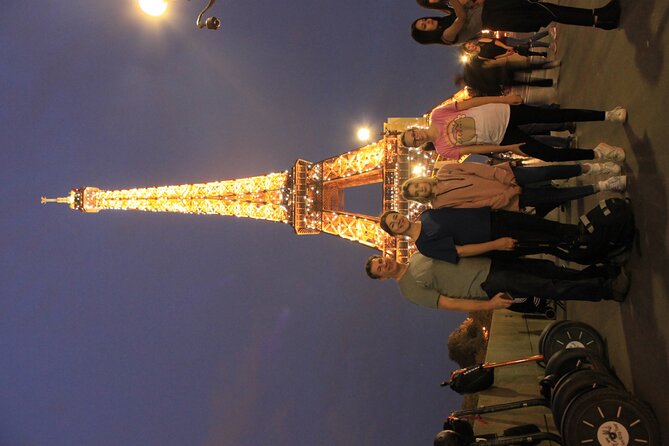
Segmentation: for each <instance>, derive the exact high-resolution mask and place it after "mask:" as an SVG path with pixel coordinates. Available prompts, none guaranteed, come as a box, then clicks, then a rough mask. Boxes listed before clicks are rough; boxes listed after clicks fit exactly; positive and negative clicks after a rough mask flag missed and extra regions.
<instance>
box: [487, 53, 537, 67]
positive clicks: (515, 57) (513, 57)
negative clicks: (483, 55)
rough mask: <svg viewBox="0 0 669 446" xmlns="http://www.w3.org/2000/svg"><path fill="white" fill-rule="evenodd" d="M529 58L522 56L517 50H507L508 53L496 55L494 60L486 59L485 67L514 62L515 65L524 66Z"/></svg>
mask: <svg viewBox="0 0 669 446" xmlns="http://www.w3.org/2000/svg"><path fill="white" fill-rule="evenodd" d="M528 59H529V58H528V57H527V56H521V55H520V54H518V53H516V52H515V51H507V52H506V53H504V54H501V55H499V56H497V57H495V59H494V60H490V59H485V63H484V64H483V67H484V68H490V67H495V66H501V65H507V64H510V63H512V64H514V66H518V67H523V66H526V65H527V63H528Z"/></svg>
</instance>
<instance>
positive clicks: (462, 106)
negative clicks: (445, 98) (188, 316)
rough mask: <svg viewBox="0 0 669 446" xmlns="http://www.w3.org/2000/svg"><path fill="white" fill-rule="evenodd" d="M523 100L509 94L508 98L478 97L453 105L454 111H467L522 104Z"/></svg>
mask: <svg viewBox="0 0 669 446" xmlns="http://www.w3.org/2000/svg"><path fill="white" fill-rule="evenodd" d="M522 103H523V98H521V97H520V96H518V95H517V94H510V95H508V96H480V97H477V98H471V99H467V100H465V101H462V102H456V103H455V109H456V110H468V109H470V108H473V107H479V106H481V105H486V104H511V105H515V104H522Z"/></svg>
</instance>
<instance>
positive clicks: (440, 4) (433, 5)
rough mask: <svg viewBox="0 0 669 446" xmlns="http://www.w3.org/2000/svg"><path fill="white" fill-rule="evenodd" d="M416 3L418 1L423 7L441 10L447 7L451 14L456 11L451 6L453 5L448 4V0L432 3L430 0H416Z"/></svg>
mask: <svg viewBox="0 0 669 446" xmlns="http://www.w3.org/2000/svg"><path fill="white" fill-rule="evenodd" d="M455 1H457V0H455ZM416 3H418V6H422V7H423V8H427V9H441V10H444V9H447V10H450V13H451V14H453V13H454V11H453V8H451V5H449V4H448V0H439V1H438V2H436V3H430V2H429V1H428V0H416Z"/></svg>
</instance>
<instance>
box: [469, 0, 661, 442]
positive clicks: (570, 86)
mask: <svg viewBox="0 0 669 446" xmlns="http://www.w3.org/2000/svg"><path fill="white" fill-rule="evenodd" d="M559 3H561V4H564V5H570V6H582V7H597V6H600V5H601V3H602V2H598V1H589V2H587V3H586V2H583V1H579V2H576V1H571V0H570V1H560V2H559ZM621 4H622V9H623V14H622V23H621V29H619V30H615V31H602V30H597V29H589V28H581V27H574V26H563V25H558V26H557V58H558V59H560V60H561V61H562V67H561V68H560V70H559V73H557V72H554V73H551V74H552V75H553V76H554V79H558V80H559V82H558V85H557V88H556V89H555V91H553V92H546V91H544V92H541V95H545V96H546V97H551V95H552V97H553V98H554V99H557V101H558V102H559V103H560V104H561V106H562V107H563V108H568V107H573V108H590V109H597V110H607V109H611V108H613V107H615V106H616V105H623V106H625V107H626V108H627V110H628V121H627V123H626V124H625V125H620V124H614V123H610V122H604V123H581V124H579V125H578V127H577V135H578V145H579V147H584V148H593V147H595V146H596V145H597V144H598V143H599V142H607V143H609V144H613V145H617V146H620V147H623V148H625V150H626V152H627V160H626V162H625V165H624V166H623V173H624V174H626V175H627V176H628V180H629V184H628V191H627V193H626V194H624V195H625V196H627V197H629V198H630V199H631V201H632V206H633V208H634V212H635V218H636V224H637V227H638V230H639V237H638V239H637V243H636V246H635V248H634V249H633V253H632V256H631V259H630V261H629V263H628V264H627V268H628V270H629V271H630V273H631V278H632V287H631V291H630V294H629V295H628V298H627V300H626V301H625V302H623V303H617V302H597V303H591V302H569V303H568V304H567V306H566V313H565V314H561V315H560V316H559V317H560V318H566V319H572V320H579V321H583V322H586V323H588V324H591V325H592V326H594V327H595V328H596V329H597V330H598V331H599V332H600V333H601V334H602V335H603V336H604V338H605V340H606V342H607V347H608V355H609V359H610V362H611V364H612V366H613V368H614V370H615V373H616V374H617V375H618V377H619V378H620V379H621V380H622V382H623V383H624V384H625V386H626V387H627V389H628V390H630V391H631V392H632V393H634V394H635V395H636V396H637V397H639V398H641V399H642V400H644V401H646V402H647V403H649V405H650V406H651V407H652V409H653V410H654V412H655V414H656V416H657V419H658V420H659V422H660V427H661V431H662V437H663V438H664V442H665V443H664V444H669V423H668V422H669V397H668V396H669V390H668V389H667V387H668V386H669V379H668V377H669V321H668V320H667V317H668V316H669V260H668V255H667V253H668V252H669V236H668V235H667V234H669V215H668V211H667V209H668V206H669V199H668V196H669V191H668V184H669V182H668V180H667V176H666V174H665V172H669V148H667V147H666V146H667V145H669V122H668V121H669V119H668V116H667V111H669V72H668V71H669V69H668V67H669V62H668V58H669V33H667V32H666V31H667V25H668V24H669V2H667V1H666V0H644V1H631V0H621ZM544 90H550V89H544ZM530 96H537V95H536V94H530ZM609 196H620V194H611V193H607V194H601V193H600V194H597V195H596V196H593V197H589V198H587V199H585V200H581V201H579V202H575V203H573V204H571V205H570V206H569V207H568V208H567V209H566V212H561V213H560V214H559V215H558V216H557V218H558V219H559V220H561V221H570V222H573V223H576V222H577V220H578V217H579V216H580V215H581V214H583V213H584V212H586V211H587V210H589V209H591V208H592V207H594V206H595V205H596V204H597V203H598V202H599V201H600V200H601V199H603V198H608V197H609ZM504 313H506V312H502V314H504ZM501 320H504V319H502V315H500V316H497V315H496V317H495V319H494V320H493V326H492V332H491V343H492V344H491V346H490V347H489V348H490V350H489V356H490V358H489V360H494V359H495V358H496V357H497V356H499V357H500V358H499V359H511V358H516V357H521V356H522V354H521V355H519V354H518V353H515V354H512V352H507V351H505V350H501V351H500V350H499V348H502V347H501V346H500V347H496V346H495V345H500V344H495V343H493V342H494V340H495V337H496V336H499V337H501V338H502V339H503V338H504V336H500V335H497V334H496V327H495V324H496V323H497V325H498V326H500V322H499V321H501ZM498 329H501V328H498ZM531 331H532V330H529V329H528V332H531ZM523 336H528V338H527V339H528V340H530V341H528V342H529V343H526V342H525V340H523V341H520V343H521V344H522V345H530V347H528V348H529V350H528V352H531V353H534V347H531V345H532V343H531V342H532V341H531V339H532V338H531V337H529V335H527V334H523ZM518 339H521V338H518ZM522 339H524V338H522ZM514 351H516V352H518V351H519V350H514ZM533 367H535V366H529V365H528V366H527V367H526V370H525V372H517V373H519V374H522V373H526V374H527V377H530V378H531V377H532V376H534V375H535V374H536V372H537V371H536V370H534V368H533ZM512 368H514V367H510V368H509V369H512ZM527 377H526V378H527ZM499 378H500V379H501V380H502V381H501V382H502V383H504V380H507V379H509V380H511V381H513V379H516V378H513V377H512V376H508V377H506V378H505V375H504V374H503V373H500V374H499ZM526 378H517V379H518V380H522V379H526ZM511 381H509V382H511ZM507 387H508V386H507ZM514 389H515V387H514ZM519 389H520V390H518V391H517V393H518V394H522V395H530V394H534V393H535V392H534V391H532V392H530V391H529V390H528V389H525V388H519ZM523 389H524V390H523ZM495 399H496V397H495V395H494V394H493V395H486V394H485V393H484V394H482V399H481V400H480V401H479V403H480V404H490V403H492V402H494V401H495ZM509 399H512V398H509ZM513 399H515V398H513ZM527 410H528V411H529V410H530V409H527ZM532 410H534V411H536V413H535V415H536V416H538V417H539V418H538V419H537V421H538V422H541V420H542V419H543V420H545V423H547V424H546V425H547V426H548V425H549V424H550V419H549V418H547V417H546V416H545V414H544V413H543V412H542V411H541V409H532ZM528 413H529V412H528ZM535 415H529V416H531V417H532V416H535ZM525 416H526V417H527V416H528V415H525ZM542 417H543V418H542ZM501 421H502V422H504V420H501ZM506 421H509V420H506ZM493 427H494V425H489V424H488V425H485V424H479V426H478V427H477V432H478V430H479V429H483V430H488V429H490V430H491V431H492V430H494V429H493Z"/></svg>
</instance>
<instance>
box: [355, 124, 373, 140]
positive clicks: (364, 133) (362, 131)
mask: <svg viewBox="0 0 669 446" xmlns="http://www.w3.org/2000/svg"><path fill="white" fill-rule="evenodd" d="M357 135H358V139H359V140H360V141H369V138H370V137H371V136H372V132H370V130H369V129H368V128H367V127H362V128H359V129H358V133H357Z"/></svg>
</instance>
